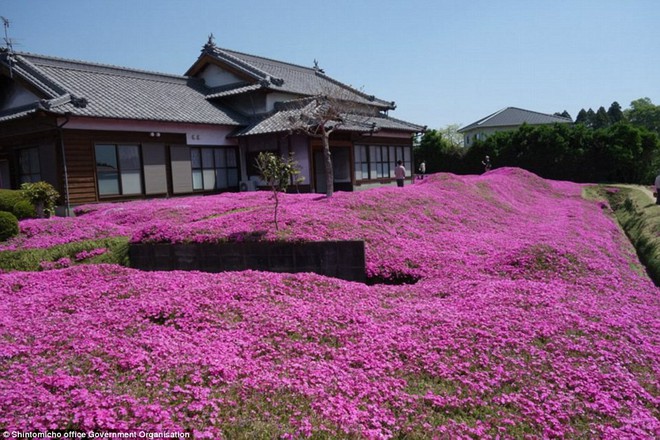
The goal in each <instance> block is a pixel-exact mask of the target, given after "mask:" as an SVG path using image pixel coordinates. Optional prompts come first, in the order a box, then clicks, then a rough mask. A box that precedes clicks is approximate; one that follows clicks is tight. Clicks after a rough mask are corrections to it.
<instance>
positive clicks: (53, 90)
mask: <svg viewBox="0 0 660 440" xmlns="http://www.w3.org/2000/svg"><path fill="white" fill-rule="evenodd" d="M16 60H17V61H18V62H19V63H20V64H17V65H15V66H14V70H18V71H19V73H21V74H22V75H23V76H24V77H25V79H28V80H31V82H32V83H33V84H34V86H35V87H38V88H40V89H41V90H42V91H43V92H46V93H48V94H52V96H51V99H53V98H57V97H61V96H62V95H66V94H70V93H71V92H70V91H69V90H67V88H66V87H65V86H63V85H62V84H60V83H59V81H57V80H55V79H54V78H52V77H51V76H50V75H48V74H47V73H46V72H44V71H43V70H42V69H40V68H39V67H38V66H36V65H34V64H33V63H31V62H30V61H29V60H27V59H25V57H23V56H22V55H21V54H16ZM21 71H22V72H21Z"/></svg>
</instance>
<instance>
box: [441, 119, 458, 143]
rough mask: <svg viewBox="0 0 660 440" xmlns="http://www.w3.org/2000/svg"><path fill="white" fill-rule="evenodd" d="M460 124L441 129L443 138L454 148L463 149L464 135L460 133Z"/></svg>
mask: <svg viewBox="0 0 660 440" xmlns="http://www.w3.org/2000/svg"><path fill="white" fill-rule="evenodd" d="M459 128H461V126H460V124H448V125H445V126H444V127H443V128H442V129H440V133H441V134H442V137H443V138H444V139H445V140H447V142H449V144H450V145H451V146H452V147H463V134H461V133H459V132H458V129H459Z"/></svg>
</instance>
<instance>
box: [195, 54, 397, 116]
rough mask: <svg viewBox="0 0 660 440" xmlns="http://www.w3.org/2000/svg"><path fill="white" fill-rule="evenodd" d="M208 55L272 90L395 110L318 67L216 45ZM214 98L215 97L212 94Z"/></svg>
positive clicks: (391, 105)
mask: <svg viewBox="0 0 660 440" xmlns="http://www.w3.org/2000/svg"><path fill="white" fill-rule="evenodd" d="M204 53H205V54H208V55H210V56H212V57H214V58H215V59H217V60H219V61H220V62H222V63H224V64H226V65H228V66H230V67H231V68H233V69H235V70H237V71H239V72H242V73H243V74H244V75H246V76H249V77H251V78H252V79H253V80H254V81H257V82H258V83H260V84H262V85H263V86H264V87H267V88H269V89H271V90H275V91H281V92H288V93H293V94H298V95H303V96H316V95H328V96H334V97H337V98H341V99H344V100H349V101H354V102H358V103H361V104H365V105H370V106H376V107H378V108H381V109H383V110H385V109H393V108H394V107H395V105H394V103H393V102H389V101H384V100H382V99H378V98H376V97H375V96H372V95H367V94H366V93H363V92H361V91H359V90H357V89H355V88H353V87H351V86H349V85H346V84H343V83H341V82H339V81H337V80H335V79H333V78H330V77H329V76H328V75H326V74H325V73H324V72H323V70H321V69H318V68H310V67H303V66H299V65H296V64H290V63H285V62H282V61H276V60H272V59H269V58H263V57H258V56H255V55H248V54H245V53H241V52H235V51H231V50H227V49H221V48H218V47H216V46H206V47H205V51H204ZM212 96H213V95H212Z"/></svg>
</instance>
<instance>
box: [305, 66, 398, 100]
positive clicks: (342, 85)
mask: <svg viewBox="0 0 660 440" xmlns="http://www.w3.org/2000/svg"><path fill="white" fill-rule="evenodd" d="M312 70H313V69H312ZM314 73H315V74H316V75H317V76H322V77H323V78H324V79H326V80H328V81H330V82H332V83H334V84H336V85H338V86H341V87H344V88H346V89H348V90H350V91H351V92H353V93H355V94H357V95H359V96H361V97H363V98H364V99H366V100H367V101H370V102H376V101H378V102H381V103H382V104H383V105H387V107H388V108H390V109H394V108H396V104H395V103H394V101H385V100H384V99H380V98H376V96H375V95H369V94H367V93H365V92H363V91H361V90H359V89H356V88H355V87H353V86H350V85H348V84H346V83H343V82H341V81H339V80H336V79H334V78H332V77H330V76H328V75H326V74H325V73H324V72H320V71H314Z"/></svg>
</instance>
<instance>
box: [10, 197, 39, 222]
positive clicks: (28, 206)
mask: <svg viewBox="0 0 660 440" xmlns="http://www.w3.org/2000/svg"><path fill="white" fill-rule="evenodd" d="M12 212H13V213H14V215H15V216H16V218H18V219H19V220H23V219H26V218H35V217H36V216H37V211H36V209H34V205H33V204H32V203H30V201H29V200H20V201H19V202H17V203H16V204H15V205H14V209H13V210H12Z"/></svg>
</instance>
